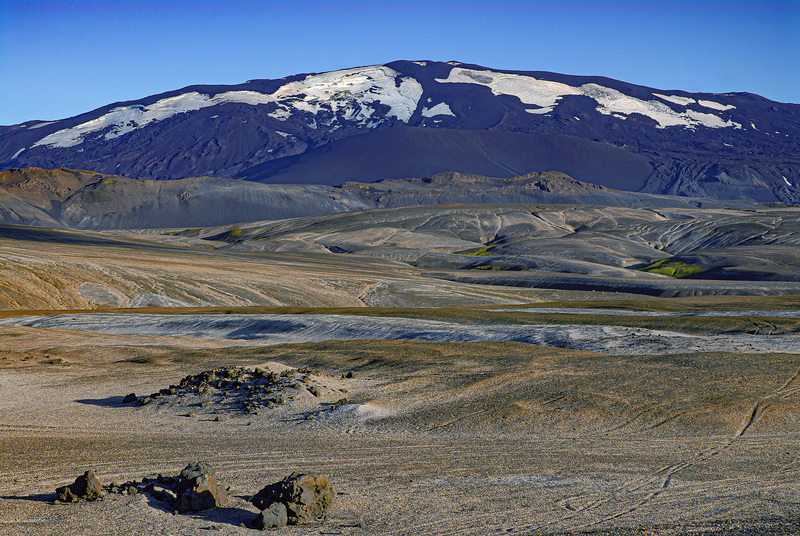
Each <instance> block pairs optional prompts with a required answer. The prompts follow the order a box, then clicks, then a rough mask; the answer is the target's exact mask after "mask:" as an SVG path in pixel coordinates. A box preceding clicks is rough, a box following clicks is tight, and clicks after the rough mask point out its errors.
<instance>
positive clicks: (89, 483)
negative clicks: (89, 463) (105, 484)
mask: <svg viewBox="0 0 800 536" xmlns="http://www.w3.org/2000/svg"><path fill="white" fill-rule="evenodd" d="M56 495H57V496H58V500H59V501H62V502H69V503H73V502H79V501H96V500H98V499H101V498H102V497H103V489H102V486H101V485H100V481H99V480H97V477H96V476H95V474H94V471H86V472H85V473H83V474H82V475H81V476H79V477H78V478H77V479H75V482H73V483H72V484H70V485H69V486H62V487H60V488H56Z"/></svg>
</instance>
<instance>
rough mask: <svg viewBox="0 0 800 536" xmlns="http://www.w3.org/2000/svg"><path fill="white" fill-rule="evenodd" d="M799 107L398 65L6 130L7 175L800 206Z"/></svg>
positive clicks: (205, 89) (598, 81)
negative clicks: (588, 186) (490, 189)
mask: <svg viewBox="0 0 800 536" xmlns="http://www.w3.org/2000/svg"><path fill="white" fill-rule="evenodd" d="M798 155H800V105H795V104H782V103H777V102H772V101H769V100H767V99H764V98H762V97H759V96H757V95H752V94H747V93H725V94H708V93H702V94H700V93H687V92H685V91H676V90H657V89H652V88H646V87H642V86H636V85H632V84H628V83H625V82H620V81H616V80H611V79H608V78H600V77H583V76H568V75H560V74H554V73H547V72H520V71H504V70H496V69H487V68H485V67H480V66H476V65H469V64H463V63H458V62H448V63H441V62H431V61H416V62H415V61H396V62H392V63H389V64H386V65H373V66H368V67H359V68H352V69H345V70H340V71H332V72H327V73H320V74H302V75H296V76H291V77H287V78H283V79H280V80H251V81H248V82H246V83H244V84H240V85H235V86H190V87H187V88H184V89H181V90H177V91H172V92H168V93H163V94H160V95H154V96H151V97H147V98H145V99H141V100H139V101H135V102H123V103H115V104H111V105H108V106H105V107H102V108H99V109H97V110H94V111H91V112H88V113H85V114H82V115H79V116H76V117H72V118H68V119H64V120H60V121H51V122H42V121H30V122H26V123H24V124H20V125H13V126H4V127H0V162H4V164H2V166H0V169H12V168H19V167H28V166H38V167H43V168H53V167H60V166H66V167H72V168H80V169H90V170H92V171H95V172H99V173H113V174H120V175H124V176H127V177H132V178H137V179H177V178H184V177H189V176H200V175H212V176H216V177H220V178H236V179H246V180H251V181H259V182H268V183H284V184H286V183H288V184H292V183H294V184H297V183H306V184H329V185H331V184H339V183H342V182H345V181H360V182H371V181H374V180H378V179H401V178H411V177H421V176H428V175H432V174H435V173H440V172H446V171H458V172H462V173H472V174H480V175H486V176H492V177H499V178H504V177H513V176H518V175H522V174H525V173H529V172H534V171H560V172H563V173H567V174H569V175H570V176H572V177H574V178H576V179H578V180H582V181H587V182H592V183H595V184H600V185H604V186H608V187H612V188H617V189H624V190H629V191H639V192H646V193H659V194H672V195H687V196H696V197H706V198H716V199H736V198H738V199H748V200H753V201H777V202H785V203H798V202H800V156H798Z"/></svg>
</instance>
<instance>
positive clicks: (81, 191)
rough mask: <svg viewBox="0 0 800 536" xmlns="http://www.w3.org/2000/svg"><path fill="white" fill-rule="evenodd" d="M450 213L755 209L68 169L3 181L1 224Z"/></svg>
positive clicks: (496, 187)
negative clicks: (500, 206)
mask: <svg viewBox="0 0 800 536" xmlns="http://www.w3.org/2000/svg"><path fill="white" fill-rule="evenodd" d="M446 203H567V204H595V205H609V206H622V207H626V206H652V207H684V208H686V207H700V206H702V207H705V208H721V207H744V208H756V207H757V205H754V204H752V203H748V202H740V201H739V202H737V201H715V200H702V199H694V198H687V197H674V196H657V195H651V194H638V193H630V192H622V191H618V190H610V189H608V188H605V187H601V186H595V185H592V184H588V183H583V182H579V181H576V180H574V179H572V178H570V177H568V176H567V175H564V174H562V173H532V174H528V175H524V176H521V177H515V178H509V179H493V178H487V177H483V176H479V175H462V174H460V173H443V174H439V175H434V176H431V177H426V178H422V179H402V180H385V181H379V182H375V183H372V184H362V183H354V182H349V183H345V184H342V185H341V186H338V187H334V186H326V185H293V184H288V185H279V184H259V183H255V182H247V181H236V180H230V179H216V178H212V177H197V178H190V179H181V180H175V181H151V180H142V181H137V180H132V179H126V178H122V177H117V176H109V175H99V174H93V173H88V172H80V171H70V170H66V169H57V170H41V169H27V170H13V171H9V172H0V223H13V224H25V225H45V226H54V227H68V228H76V229H121V228H128V229H130V228H134V229H136V228H138V229H141V228H157V227H207V226H212V225H224V224H229V223H237V222H243V221H258V220H278V219H285V218H297V217H302V216H318V215H323V214H333V213H337V212H349V211H353V210H362V209H367V208H380V207H397V206H413V205H437V204H446Z"/></svg>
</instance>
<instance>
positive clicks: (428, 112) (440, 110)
mask: <svg viewBox="0 0 800 536" xmlns="http://www.w3.org/2000/svg"><path fill="white" fill-rule="evenodd" d="M435 115H452V116H453V117H455V115H456V114H454V113H453V111H452V110H451V109H450V106H448V105H447V103H445V102H440V103H439V104H437V105H436V106H434V107H433V108H423V109H422V117H433V116H435Z"/></svg>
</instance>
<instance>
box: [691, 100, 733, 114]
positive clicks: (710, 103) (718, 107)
mask: <svg viewBox="0 0 800 536" xmlns="http://www.w3.org/2000/svg"><path fill="white" fill-rule="evenodd" d="M697 103H698V104H700V106H705V107H706V108H711V109H712V110H719V111H721V112H723V111H725V110H730V109H732V108H736V106H734V105H733V104H720V103H718V102H714V101H710V100H699V101H697Z"/></svg>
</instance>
